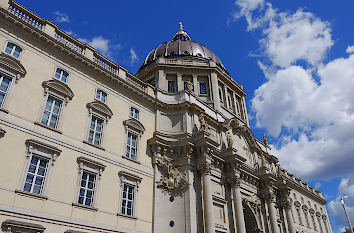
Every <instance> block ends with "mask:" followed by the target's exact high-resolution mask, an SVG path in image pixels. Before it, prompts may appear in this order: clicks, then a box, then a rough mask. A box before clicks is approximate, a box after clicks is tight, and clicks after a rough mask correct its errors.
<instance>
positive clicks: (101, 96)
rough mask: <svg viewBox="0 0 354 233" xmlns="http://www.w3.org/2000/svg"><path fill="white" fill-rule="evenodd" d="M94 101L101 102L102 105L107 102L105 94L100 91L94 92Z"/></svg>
mask: <svg viewBox="0 0 354 233" xmlns="http://www.w3.org/2000/svg"><path fill="white" fill-rule="evenodd" d="M96 100H99V101H102V102H103V103H106V101H107V94H106V93H105V92H103V91H101V90H97V91H96Z"/></svg>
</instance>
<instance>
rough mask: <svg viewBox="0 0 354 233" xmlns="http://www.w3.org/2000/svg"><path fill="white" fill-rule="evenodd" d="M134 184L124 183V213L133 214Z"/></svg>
mask: <svg viewBox="0 0 354 233" xmlns="http://www.w3.org/2000/svg"><path fill="white" fill-rule="evenodd" d="M133 210H134V186H131V185H127V184H124V186H123V193H122V214H125V215H129V216H133V214H134V213H133Z"/></svg>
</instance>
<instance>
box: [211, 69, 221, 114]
mask: <svg viewBox="0 0 354 233" xmlns="http://www.w3.org/2000/svg"><path fill="white" fill-rule="evenodd" d="M210 79H211V89H212V92H213V100H214V108H215V109H216V110H220V98H219V82H218V75H217V74H216V73H211V75H210Z"/></svg>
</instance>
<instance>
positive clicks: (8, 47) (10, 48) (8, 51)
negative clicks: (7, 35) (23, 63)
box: [5, 43, 15, 54]
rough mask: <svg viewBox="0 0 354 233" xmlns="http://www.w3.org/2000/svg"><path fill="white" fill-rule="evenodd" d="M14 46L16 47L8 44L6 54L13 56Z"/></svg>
mask: <svg viewBox="0 0 354 233" xmlns="http://www.w3.org/2000/svg"><path fill="white" fill-rule="evenodd" d="M14 46H15V45H14V44H13V43H7V46H6V49H5V53H8V54H11V52H12V48H13V47H14Z"/></svg>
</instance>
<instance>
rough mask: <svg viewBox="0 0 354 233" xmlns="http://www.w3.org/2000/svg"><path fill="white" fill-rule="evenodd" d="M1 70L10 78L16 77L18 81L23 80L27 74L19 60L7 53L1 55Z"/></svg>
mask: <svg viewBox="0 0 354 233" xmlns="http://www.w3.org/2000/svg"><path fill="white" fill-rule="evenodd" d="M0 69H1V70H2V71H5V73H7V74H9V75H10V76H12V77H16V80H18V79H20V78H23V77H24V76H25V75H26V73H27V71H26V69H25V67H24V66H23V65H22V64H21V62H20V61H19V60H17V59H15V58H13V57H12V56H10V55H8V54H5V53H1V54H0Z"/></svg>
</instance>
